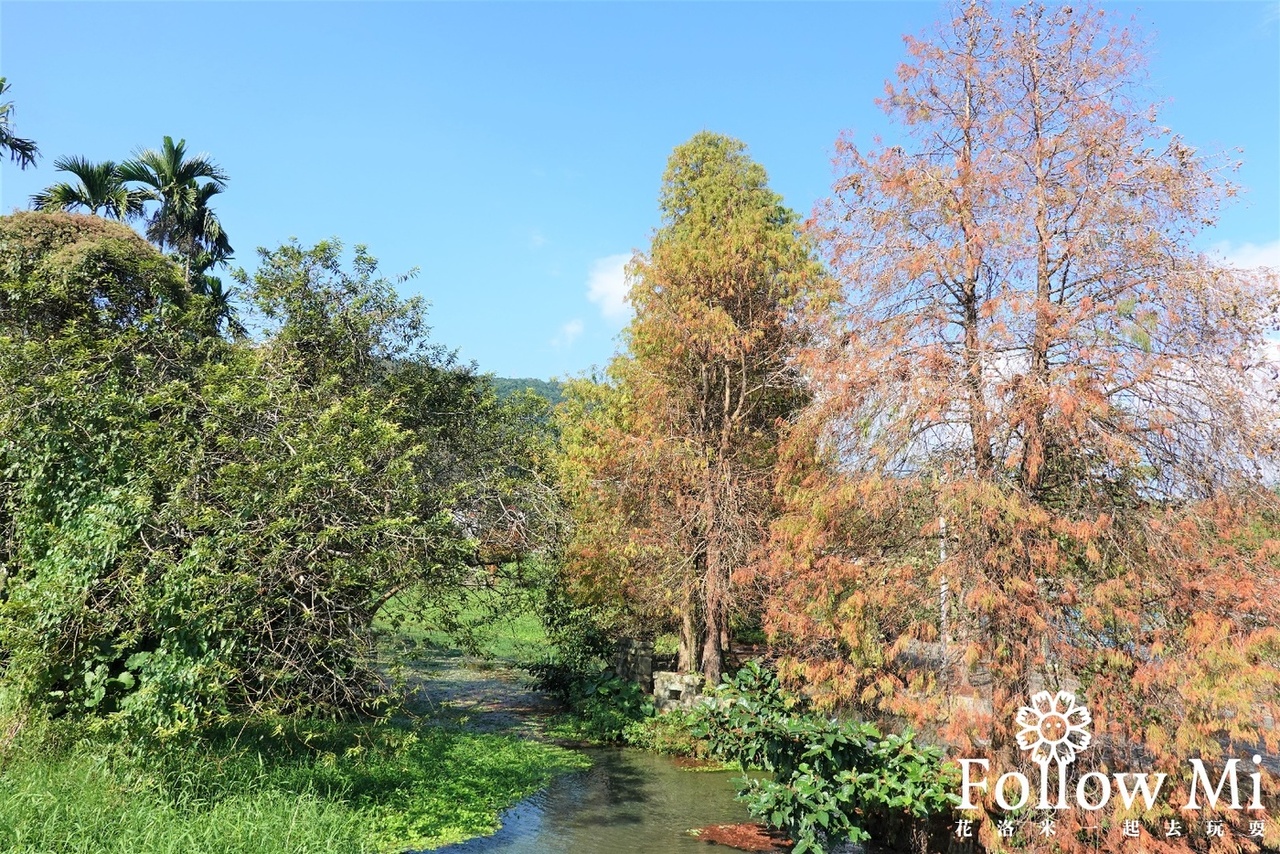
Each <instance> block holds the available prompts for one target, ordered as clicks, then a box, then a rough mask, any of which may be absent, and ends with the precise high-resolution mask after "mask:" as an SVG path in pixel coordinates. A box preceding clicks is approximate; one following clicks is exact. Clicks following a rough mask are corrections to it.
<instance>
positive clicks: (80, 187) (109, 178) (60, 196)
mask: <svg viewBox="0 0 1280 854" xmlns="http://www.w3.org/2000/svg"><path fill="white" fill-rule="evenodd" d="M53 165H54V167H55V168H57V170H58V171H59V172H69V173H70V174H72V175H74V176H75V177H76V178H78V179H79V181H78V183H76V184H68V183H66V182H61V183H58V184H54V185H53V186H51V187H47V188H45V189H44V190H42V191H41V192H39V193H36V194H35V195H34V196H32V197H31V204H32V205H34V206H35V207H36V208H37V209H38V210H43V211H49V210H57V211H73V210H79V209H81V208H83V209H85V210H87V211H89V213H92V214H97V213H99V212H100V211H101V212H102V214H103V215H105V216H109V217H111V218H112V219H131V218H133V217H136V216H142V213H143V208H142V203H143V202H144V201H146V199H147V194H146V193H144V192H142V191H141V190H130V189H129V188H128V187H126V186H125V183H124V178H123V177H122V176H121V175H120V167H119V166H118V165H117V164H116V163H115V162H114V161H111V160H104V161H103V162H101V163H94V162H92V161H90V160H87V159H85V158H83V157H61V158H59V159H57V160H55V161H54V162H53Z"/></svg>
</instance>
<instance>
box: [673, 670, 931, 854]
mask: <svg viewBox="0 0 1280 854" xmlns="http://www.w3.org/2000/svg"><path fill="white" fill-rule="evenodd" d="M806 705H807V704H806V703H805V702H804V701H803V699H802V698H798V697H795V696H793V695H790V694H788V693H787V692H785V691H783V690H782V688H781V686H780V685H779V684H778V680H777V677H776V675H775V674H773V673H772V672H771V671H769V670H766V669H764V668H762V667H760V666H759V665H758V664H756V663H755V662H751V663H749V664H748V665H747V666H745V667H743V668H742V669H741V670H740V671H739V672H738V674H737V675H736V676H735V677H734V678H733V679H732V680H730V681H729V682H727V683H725V684H724V685H723V686H722V687H721V688H720V689H719V690H718V691H717V692H716V697H715V700H714V701H713V702H710V703H707V704H705V705H703V706H700V707H699V708H698V711H697V719H696V720H695V722H694V726H693V732H694V734H695V735H698V736H700V737H702V738H706V739H707V740H708V742H709V744H710V747H711V750H712V752H713V753H714V754H715V755H717V756H719V757H721V758H724V759H727V760H730V761H735V762H738V763H739V765H740V766H741V767H742V769H743V771H746V770H747V769H749V768H757V769H762V770H764V771H768V772H771V773H772V779H759V778H752V777H746V778H744V781H743V785H742V787H741V789H740V794H739V797H740V799H741V800H743V801H745V802H746V804H747V807H748V809H749V810H750V811H751V814H752V815H754V816H756V817H757V818H760V819H761V820H763V821H764V822H766V823H767V824H769V825H770V826H772V827H775V828H778V829H780V830H784V831H786V832H787V834H788V835H790V836H791V838H792V839H794V840H795V842H796V846H795V848H794V849H793V851H794V854H804V852H806V851H813V852H819V854H821V852H822V851H823V850H824V847H825V846H826V845H827V844H829V843H830V842H840V841H845V840H848V841H851V842H860V841H862V840H866V839H869V838H871V832H870V831H875V832H876V833H877V835H882V836H886V835H892V836H895V837H898V836H901V835H907V834H912V835H918V832H919V830H920V828H921V825H922V823H923V822H924V821H927V820H928V819H929V818H930V817H931V816H933V815H936V814H939V813H942V812H944V811H945V810H947V808H948V807H949V806H950V805H951V804H952V803H953V802H954V796H952V795H949V794H948V790H949V789H950V788H951V786H952V781H951V779H950V776H949V774H948V773H947V772H945V771H944V769H943V767H942V757H943V753H942V751H941V750H940V749H939V748H936V747H930V746H921V745H917V744H916V743H915V741H914V739H913V736H912V735H911V733H910V732H907V733H905V734H903V735H889V736H882V735H881V734H880V732H879V731H878V730H877V729H876V728H875V727H874V726H872V725H871V724H868V723H855V722H851V721H839V720H835V719H830V720H828V719H825V718H821V717H818V716H817V715H814V714H812V713H810V712H809V711H808V710H807V708H806Z"/></svg>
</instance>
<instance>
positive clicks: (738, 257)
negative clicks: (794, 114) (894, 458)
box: [567, 132, 825, 683]
mask: <svg viewBox="0 0 1280 854" xmlns="http://www.w3.org/2000/svg"><path fill="white" fill-rule="evenodd" d="M660 208H661V211H662V217H663V225H662V227H661V228H660V229H659V230H658V231H657V233H656V234H655V235H654V238H653V242H652V245H651V248H650V251H649V253H648V255H647V256H646V255H638V256H637V257H636V258H635V259H634V260H633V262H632V264H631V266H630V268H629V273H630V276H631V278H632V281H633V284H632V287H631V291H630V300H631V304H632V305H633V306H634V308H635V312H636V314H635V319H634V320H633V321H632V323H631V325H630V326H629V327H628V329H627V330H626V333H625V341H626V345H627V352H626V353H625V354H624V355H622V356H620V357H619V358H618V359H617V360H616V361H615V364H614V366H613V367H612V368H611V377H612V379H613V382H614V383H615V384H616V386H617V393H616V395H613V396H614V398H615V399H614V400H613V401H608V400H605V401H602V402H600V403H597V404H594V405H593V404H588V405H586V406H579V407H577V409H578V411H580V412H583V413H585V415H586V417H587V418H588V419H595V422H594V423H588V424H587V425H586V426H585V427H584V426H578V427H571V428H570V433H571V435H572V436H574V437H575V438H576V439H577V440H578V441H581V442H583V443H584V444H581V445H579V444H577V443H576V442H571V443H570V444H569V446H568V450H567V472H568V473H569V475H568V480H569V482H570V483H571V485H572V492H573V495H574V500H575V501H576V502H577V504H578V507H579V508H580V509H579V512H578V514H577V515H576V517H575V521H576V522H577V525H578V528H577V533H576V537H575V541H574V544H573V546H572V548H571V551H570V558H571V561H573V562H575V563H577V564H578V565H579V566H580V567H581V568H582V570H584V571H588V572H590V571H592V569H591V567H592V564H600V563H602V562H603V563H609V564H612V565H615V566H618V567H621V568H622V573H621V577H622V578H624V579H625V583H626V585H628V586H629V587H631V588H632V589H633V590H635V591H639V590H642V589H643V588H645V587H647V586H650V585H651V584H652V583H653V581H659V582H660V583H661V584H662V586H663V588H665V593H666V597H667V598H668V600H669V601H671V602H672V605H673V606H674V609H675V611H676V613H677V614H678V615H679V618H680V626H681V637H682V644H681V649H682V656H681V658H682V665H683V666H685V667H686V668H690V669H692V668H694V667H698V668H700V669H701V671H702V673H703V674H704V675H705V676H706V677H707V678H708V680H710V681H712V682H713V683H714V682H717V681H719V678H720V675H721V671H722V668H723V656H724V652H725V650H726V648H727V646H728V641H729V630H730V619H731V615H732V614H733V612H734V609H735V606H737V605H740V604H741V603H740V602H738V601H737V600H736V596H735V590H734V587H733V584H732V573H733V570H734V568H735V567H738V566H741V565H742V564H743V563H744V562H745V561H746V560H747V559H748V557H749V555H750V553H751V552H752V550H753V548H754V547H755V546H756V545H757V544H758V543H759V542H760V541H761V538H762V536H763V534H764V531H765V527H766V526H767V524H768V521H769V519H770V518H771V516H772V513H773V504H772V494H773V480H774V475H773V466H774V463H775V461H776V448H777V443H778V436H779V431H780V429H781V428H782V426H783V425H784V424H785V422H786V420H787V419H788V418H789V417H790V416H791V414H792V413H793V412H795V411H797V409H798V408H799V407H800V406H802V405H803V403H804V401H805V396H804V393H803V391H802V389H801V384H800V380H799V377H798V375H797V374H796V372H795V371H794V370H793V368H792V366H791V362H790V357H791V354H792V353H793V352H794V351H795V350H796V349H797V347H798V346H799V345H800V344H801V343H802V340H803V339H802V333H801V331H800V327H799V325H798V324H797V323H796V322H795V321H796V319H797V318H798V317H800V316H802V315H803V313H804V312H806V311H809V310H812V309H813V308H815V307H817V306H819V305H820V304H821V303H822V301H823V299H824V297H823V287H824V282H825V277H824V275H823V273H822V269H821V267H820V266H819V265H818V264H817V263H816V262H815V261H814V260H813V258H812V257H811V255H810V251H809V247H808V245H807V243H806V242H805V240H804V239H803V238H801V236H800V235H799V234H798V230H797V226H798V220H797V217H796V215H795V214H794V213H792V212H791V211H790V210H788V209H787V208H786V207H784V206H783V204H782V200H781V199H780V198H779V196H778V195H777V194H776V193H774V192H773V191H772V190H770V189H769V187H768V184H767V178H766V175H765V171H764V169H763V168H762V167H761V166H760V165H759V164H757V163H755V162H754V161H752V160H751V158H750V157H748V156H747V153H746V147H745V146H744V145H743V144H742V143H741V142H738V141H737V140H733V139H730V138H728V137H725V136H721V135H718V134H712V133H706V132H704V133H699V134H697V135H696V136H694V137H693V138H692V139H691V140H689V142H687V143H685V144H684V145H681V146H679V147H677V148H676V149H675V151H674V152H673V153H672V155H671V158H670V160H669V161H668V165H667V170H666V173H665V175H664V179H663V186H662V194H661V199H660ZM574 394H575V391H574V389H572V388H571V389H570V396H571V397H572V396H573V395H574ZM610 396H611V395H608V394H606V398H608V397H610ZM601 403H603V405H601ZM569 411H572V410H569ZM619 528H621V530H619ZM654 562H656V564H657V568H658V569H659V571H658V572H656V573H655V572H654V571H653V569H654V568H655V567H654V566H653V565H652V564H653V563H654ZM597 574H598V573H597Z"/></svg>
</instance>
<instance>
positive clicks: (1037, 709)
mask: <svg viewBox="0 0 1280 854" xmlns="http://www.w3.org/2000/svg"><path fill="white" fill-rule="evenodd" d="M1014 721H1016V722H1017V724H1018V726H1020V727H1021V728H1022V729H1020V730H1019V731H1018V746H1019V747H1021V748H1022V749H1023V750H1030V751H1031V758H1032V759H1034V760H1035V761H1037V762H1039V763H1040V764H1041V765H1047V764H1048V763H1049V760H1051V759H1052V760H1053V761H1055V762H1057V763H1058V764H1059V765H1066V764H1067V763H1069V762H1071V761H1072V760H1074V759H1075V758H1076V754H1077V753H1079V752H1080V751H1081V750H1084V749H1085V748H1086V747H1088V746H1089V742H1090V741H1092V736H1090V735H1089V733H1088V731H1087V730H1086V729H1085V727H1087V726H1089V724H1090V723H1092V722H1093V718H1092V717H1090V716H1089V710H1088V709H1086V708H1085V707H1084V706H1077V705H1076V697H1075V695H1074V694H1068V693H1067V692H1066V691H1059V692H1058V693H1057V694H1054V695H1051V694H1050V693H1049V692H1048V691H1041V692H1040V693H1038V694H1036V695H1035V696H1034V697H1032V698H1031V705H1030V706H1023V707H1022V708H1020V709H1018V714H1017V717H1015V718H1014Z"/></svg>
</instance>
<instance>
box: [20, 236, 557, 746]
mask: <svg viewBox="0 0 1280 854" xmlns="http://www.w3.org/2000/svg"><path fill="white" fill-rule="evenodd" d="M237 279H238V280H239V281H241V282H243V287H244V289H245V290H244V293H245V301H246V304H247V305H248V306H250V307H251V308H253V309H254V310H255V311H257V312H258V313H259V314H260V315H262V316H261V317H258V318H256V321H255V323H256V325H257V326H258V327H259V328H260V329H261V330H262V335H261V337H260V338H259V340H257V341H255V342H252V343H250V342H246V341H226V340H222V339H220V338H218V337H216V336H212V335H209V334H208V332H209V327H208V322H209V312H210V311H211V307H210V298H209V297H208V296H206V295H203V294H200V293H198V292H196V291H194V290H193V289H192V286H191V285H190V284H188V283H187V282H186V281H185V279H184V277H183V275H182V272H181V270H180V269H179V268H178V267H177V266H176V265H175V264H174V262H173V261H172V260H171V259H169V258H166V257H164V256H163V255H161V254H160V253H159V252H157V251H156V249H155V248H154V247H153V246H151V245H149V244H148V243H147V242H146V241H144V240H143V239H142V238H140V237H139V236H138V235H136V234H134V233H133V232H132V231H131V230H130V229H128V228H127V227H125V226H124V225H122V224H120V223H115V222H111V221H109V220H103V219H99V218H96V217H86V216H72V215H68V214H65V213H40V212H28V213H23V214H18V215H15V216H12V217H3V218H0V662H3V667H2V668H0V697H2V698H4V700H5V701H6V702H9V703H17V704H20V705H22V706H25V707H26V708H27V709H29V710H39V711H43V712H46V713H49V714H62V715H84V714H90V715H95V716H101V717H105V718H106V719H108V720H110V721H115V722H118V723H120V724H121V725H124V726H128V727H130V728H132V729H134V730H135V731H141V732H144V733H152V734H156V735H160V736H169V737H172V736H176V735H178V734H180V733H185V732H188V731H190V730H192V729H193V728H197V727H200V726H201V725H203V724H204V723H206V722H208V721H209V720H211V719H213V718H216V717H217V716H220V715H223V714H226V713H229V712H230V713H243V712H246V711H248V712H261V713H276V712H287V713H298V714H318V713H327V714H335V715H337V714H346V713H349V712H351V711H353V710H369V709H371V708H378V707H380V704H381V703H382V702H383V701H384V700H385V699H387V693H386V689H385V686H384V684H383V681H382V679H381V678H380V676H379V674H378V673H377V671H376V669H375V666H374V639H375V633H374V626H373V620H374V616H375V614H377V612H378V611H379V609H380V608H381V607H382V606H383V605H384V604H385V603H386V602H387V601H388V599H389V598H391V597H392V596H394V595H396V594H397V593H399V592H401V591H403V590H407V589H418V590H423V591H426V592H427V593H428V594H429V595H436V596H438V595H440V594H441V593H442V592H444V591H447V590H450V589H453V588H455V587H456V586H457V585H458V584H460V583H462V581H463V580H464V579H466V578H469V577H470V575H471V573H472V572H473V570H472V567H473V565H474V564H475V563H477V562H478V561H479V560H482V559H483V558H484V549H485V548H486V545H487V544H488V543H493V544H495V546H503V545H504V540H503V539H502V537H501V536H490V535H489V534H488V533H487V531H488V530H489V529H493V530H496V531H498V532H499V534H502V533H503V532H505V531H506V530H507V528H503V527H500V526H499V525H498V524H497V522H496V521H494V522H493V523H491V522H490V520H499V519H501V518H502V517H501V516H500V515H499V510H498V508H502V509H505V510H506V512H507V513H509V514H510V513H517V512H518V513H523V514H524V515H525V516H526V517H532V516H533V514H532V513H531V512H525V511H524V510H522V509H521V508H522V506H524V505H522V502H525V500H526V499H525V496H537V494H538V493H537V492H536V491H532V492H521V489H522V488H523V486H522V484H523V482H524V481H523V475H522V473H521V472H522V470H524V469H528V468H530V467H532V466H535V465H537V453H538V446H537V445H536V444H533V445H529V446H528V447H529V450H528V452H527V453H526V455H525V456H523V457H522V456H520V455H519V453H518V451H519V448H520V447H522V446H521V445H520V443H521V442H522V441H523V439H522V436H523V433H522V430H523V424H522V422H521V421H520V413H519V411H518V409H516V408H515V407H508V406H506V405H499V404H498V403H497V400H496V396H495V395H494V394H493V392H492V389H491V388H490V387H489V386H488V384H487V381H485V380H484V379H483V378H477V377H475V376H474V373H473V372H471V371H470V370H469V369H464V368H459V367H458V366H456V365H455V364H454V363H453V360H452V357H451V356H450V354H448V353H447V351H445V350H443V349H442V348H440V347H438V346H436V345H434V344H432V343H431V342H429V341H428V340H427V339H426V327H425V325H424V324H423V319H422V317H421V312H420V309H419V306H418V304H417V303H413V302H410V303H405V302H404V301H401V300H399V299H398V298H397V297H396V295H395V292H394V287H393V285H392V283H391V282H390V281H388V280H387V279H385V278H384V277H381V276H380V275H378V273H377V266H376V263H375V262H374V261H373V259H372V258H370V257H369V256H368V255H367V253H364V252H362V251H361V252H357V253H356V260H355V261H354V262H353V263H352V262H345V261H344V259H343V256H342V253H341V250H340V247H338V246H337V245H336V244H335V243H326V244H321V245H320V246H318V247H314V248H311V249H304V248H302V247H299V246H297V245H296V244H292V245H289V246H285V247H281V248H280V249H278V250H275V251H273V252H263V263H262V265H261V266H260V268H259V270H258V272H257V274H256V275H254V276H253V277H250V276H248V275H247V274H242V273H241V274H237ZM543 446H544V447H545V442H544V443H543ZM527 504H528V506H530V507H532V502H531V501H529V502H527ZM481 510H486V511H487V515H486V514H485V513H482V512H477V511H481ZM527 542H528V540H527V539H526V540H524V541H519V542H517V543H516V544H515V548H516V549H517V553H522V552H523V551H527V550H528V548H529V547H528V545H527ZM507 553H510V551H508V552H504V554H507Z"/></svg>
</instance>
